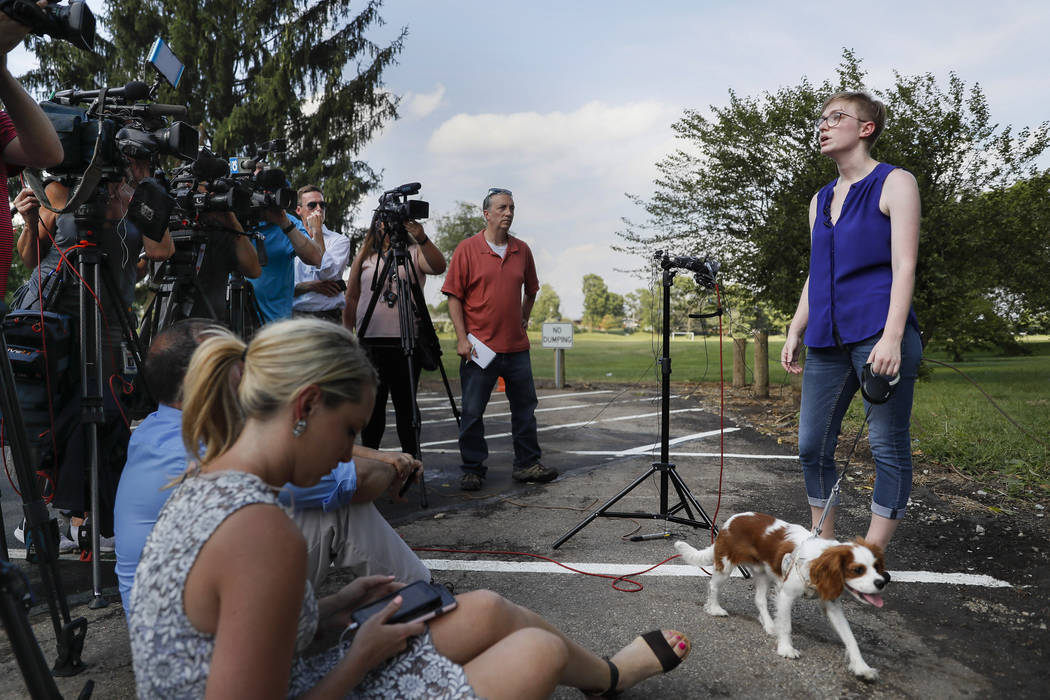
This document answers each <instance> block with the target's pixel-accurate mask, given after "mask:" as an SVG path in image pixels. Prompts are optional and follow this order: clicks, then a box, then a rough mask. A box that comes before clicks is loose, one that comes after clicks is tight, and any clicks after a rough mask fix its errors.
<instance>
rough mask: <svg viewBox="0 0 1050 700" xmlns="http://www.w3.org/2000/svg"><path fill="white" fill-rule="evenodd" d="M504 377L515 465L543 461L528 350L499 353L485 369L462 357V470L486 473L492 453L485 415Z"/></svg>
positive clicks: (518, 467) (526, 464) (530, 464)
mask: <svg viewBox="0 0 1050 700" xmlns="http://www.w3.org/2000/svg"><path fill="white" fill-rule="evenodd" d="M500 377H503V381H504V384H505V385H506V390H507V401H508V402H510V425H511V433H512V435H513V437H514V463H513V465H512V466H513V468H514V469H523V468H526V467H531V466H532V465H533V464H536V463H537V462H539V461H540V443H539V438H538V437H537V436H536V404H537V399H536V385H535V384H534V383H533V381H532V363H531V362H530V360H529V351H528V350H522V351H521V352H510V353H497V354H496V357H495V358H493V360H492V362H491V363H489V366H488V367H486V368H485V369H482V368H481V367H478V365H477V364H476V363H475V362H467V361H464V360H461V361H460V364H459V378H460V383H461V384H462V386H463V413H462V415H461V417H460V424H459V454H460V458H461V459H462V460H463V471H464V472H468V473H474V474H478V475H480V476H485V471H486V469H487V468H486V467H485V459H486V458H487V457H488V456H489V448H488V444H487V443H486V442H485V421H484V418H483V415H484V413H485V407H486V406H487V405H488V402H489V397H490V396H491V395H492V389H493V387H495V386H496V381H497V380H498V379H499V378H500Z"/></svg>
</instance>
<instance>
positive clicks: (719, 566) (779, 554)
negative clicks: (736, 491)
mask: <svg viewBox="0 0 1050 700" xmlns="http://www.w3.org/2000/svg"><path fill="white" fill-rule="evenodd" d="M674 546H675V548H676V549H677V550H678V552H679V553H680V554H681V555H682V559H683V560H685V561H686V562H688V563H690V564H692V565H693V566H701V567H703V566H709V567H713V571H711V583H710V592H709V593H708V596H707V603H706V604H705V605H704V610H705V611H706V612H707V614H709V615H715V616H725V615H728V614H729V613H727V612H726V611H725V610H724V609H723V608H722V606H721V605H720V604H719V603H718V591H719V589H720V588H721V587H722V584H723V583H725V581H726V579H728V578H729V576H730V574H731V573H732V571H733V569H734V568H736V567H737V566H746V567H748V568H749V569H750V571H751V573H752V575H753V576H754V579H755V605H756V606H757V607H758V616H759V618H761V620H762V626H763V627H764V628H765V630H766V632H767V633H768V634H771V635H775V636H776V637H777V653H778V654H780V655H781V656H784V657H787V658H789V659H797V658H798V656H799V653H798V652H797V651H796V650H795V647H794V646H792V644H791V606H792V605H793V604H794V602H795V600H796V599H797V598H799V597H801V596H803V595H809V596H812V595H817V596H819V597H820V601H821V603H822V604H823V606H824V612H825V613H826V614H827V616H828V621H829V622H830V623H831V626H832V627H833V628H834V630H835V631H836V632H837V633H838V635H839V638H840V639H842V643H843V644H845V645H846V655H847V657H848V659H849V670H850V671H852V672H853V673H854V674H855V675H857V676H859V677H860V678H863V679H864V680H868V681H873V680H875V679H876V678H878V675H879V674H878V671H876V670H875V669H873V668H872V667H871V666H868V664H867V663H865V661H864V659H863V658H862V657H861V655H860V648H859V647H858V646H857V640H856V639H854V638H853V632H852V631H851V630H850V627H849V623H848V622H846V616H845V615H843V613H842V604H841V603H840V602H839V596H841V595H842V593H843V591H849V592H850V594H851V595H852V596H853V597H854V598H856V599H857V600H859V601H861V602H864V603H867V604H870V605H874V606H875V607H877V608H881V607H882V597H881V595H880V593H881V592H882V589H883V588H885V587H886V584H887V583H889V580H890V575H889V574H888V573H887V572H886V570H885V568H884V567H883V558H882V549H881V548H880V547H878V546H876V545H872V544H868V543H867V542H865V541H864V540H863V539H861V538H859V537H858V538H857V539H856V540H855V541H853V542H850V543H843V542H836V541H834V540H828V539H823V538H820V537H814V536H813V535H812V534H811V533H810V531H809V530H807V529H806V528H804V527H802V526H801V525H793V524H791V523H787V522H784V521H783V520H778V519H777V518H774V517H773V516H772V515H766V514H765V513H738V514H736V515H734V516H732V517H731V518H729V519H728V520H726V522H725V525H723V526H722V530H721V531H720V532H719V533H718V537H717V538H716V539H715V543H714V544H713V545H711V546H710V547H707V548H706V549H704V550H702V551H701V550H697V549H694V548H693V547H690V546H689V545H688V544H686V543H685V542H675V545H674ZM771 581H772V582H775V583H776V586H777V614H776V622H774V621H773V620H772V619H771V618H770V616H769V608H768V605H767V600H768V593H769V584H770V582H771Z"/></svg>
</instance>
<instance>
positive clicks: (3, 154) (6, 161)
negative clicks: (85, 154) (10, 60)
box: [0, 0, 62, 299]
mask: <svg viewBox="0 0 1050 700" xmlns="http://www.w3.org/2000/svg"><path fill="white" fill-rule="evenodd" d="M38 4H39V5H40V6H41V7H44V6H46V5H47V2H46V0H41V2H39V3H38ZM28 33H29V27H27V26H25V25H24V24H19V23H18V22H16V21H14V20H13V19H11V18H10V17H9V16H8V15H7V14H5V13H2V12H0V102H3V104H4V109H5V110H6V111H0V164H2V165H3V166H4V168H5V169H4V172H3V173H0V174H2V175H3V176H2V177H0V196H2V197H3V201H5V202H8V201H10V200H9V197H8V193H7V178H9V177H11V176H13V175H15V174H16V173H17V172H18V169H19V166H29V167H33V168H46V167H48V166H51V165H54V164H56V163H58V162H60V161H61V160H62V145H61V144H60V143H59V140H58V135H57V134H56V133H55V128H54V127H53V126H52V125H51V121H50V120H49V119H48V118H47V117H46V116H45V115H44V112H43V111H42V110H41V109H40V106H39V105H37V103H36V102H35V101H34V100H33V98H32V97H30V96H29V95H28V94H27V93H26V91H25V90H24V89H23V88H22V86H21V84H19V82H18V81H17V80H15V78H14V76H12V75H11V72H10V71H9V70H8V69H7V54H8V52H9V51H11V49H13V48H15V47H16V46H18V44H19V43H21V41H22V39H24V38H25V36H26V34H28ZM13 248H14V231H13V229H12V228H11V219H10V218H8V217H7V216H0V299H2V298H3V297H4V295H5V294H6V293H7V275H8V272H9V271H10V269H11V251H12V249H13Z"/></svg>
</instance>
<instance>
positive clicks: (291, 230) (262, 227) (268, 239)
mask: <svg viewBox="0 0 1050 700" xmlns="http://www.w3.org/2000/svg"><path fill="white" fill-rule="evenodd" d="M263 167H264V164H263V163H262V162H260V163H259V164H258V165H257V166H256V174H258V173H259V172H261V171H262V170H263ZM257 231H258V232H259V233H260V234H262V236H263V237H264V238H263V245H264V247H265V249H266V259H267V263H266V265H264V266H263V269H262V274H261V275H259V278H258V279H256V280H255V281H253V282H252V286H253V287H254V288H255V299H256V301H258V302H259V311H260V312H261V314H262V319H263V323H271V322H273V321H277V320H279V319H282V318H288V317H290V316H291V315H292V301H293V299H294V298H295V265H294V262H295V259H296V258H298V259H300V260H302V261H303V262H304V263H306V264H307V265H314V266H315V267H316V266H320V264H321V260H322V258H323V257H324V251H325V246H324V234H323V233H322V232H321V230H320V229H318V230H317V232H316V233H315V234H314V235H311V234H310V233H308V232H307V231H306V229H305V228H304V227H303V224H302V222H300V221H299V220H298V219H296V218H295V217H290V216H288V214H287V212H285V211H283V210H281V209H279V208H277V207H268V208H267V209H265V210H264V212H263V221H262V222H260V223H259V226H258V228H257Z"/></svg>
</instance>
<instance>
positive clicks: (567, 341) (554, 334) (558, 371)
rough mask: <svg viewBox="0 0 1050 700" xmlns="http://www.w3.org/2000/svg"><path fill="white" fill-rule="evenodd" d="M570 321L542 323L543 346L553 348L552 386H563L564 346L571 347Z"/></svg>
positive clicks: (557, 387)
mask: <svg viewBox="0 0 1050 700" xmlns="http://www.w3.org/2000/svg"><path fill="white" fill-rule="evenodd" d="M572 340H573V338H572V324H571V323H544V324H543V347H545V348H554V387H555V388H556V389H561V388H563V387H564V386H565V348H571V347H572Z"/></svg>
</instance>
